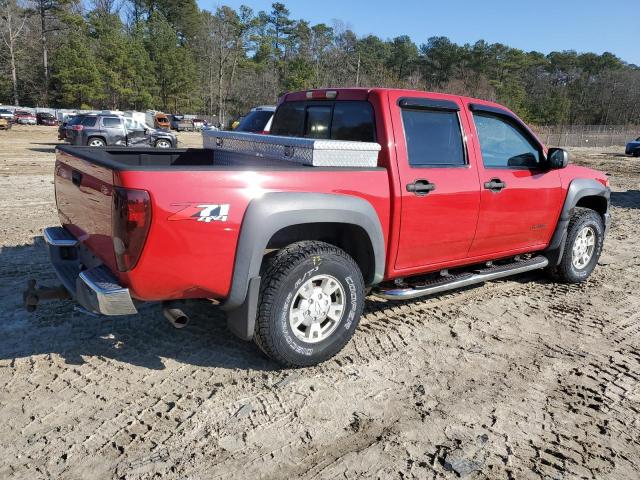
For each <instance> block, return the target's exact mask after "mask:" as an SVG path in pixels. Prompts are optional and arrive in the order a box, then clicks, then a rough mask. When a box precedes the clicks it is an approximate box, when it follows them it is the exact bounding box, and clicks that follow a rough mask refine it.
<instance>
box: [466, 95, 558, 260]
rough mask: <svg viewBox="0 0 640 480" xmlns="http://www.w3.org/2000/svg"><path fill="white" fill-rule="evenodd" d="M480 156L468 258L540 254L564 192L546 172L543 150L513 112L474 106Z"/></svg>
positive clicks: (555, 175) (550, 172)
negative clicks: (478, 198)
mask: <svg viewBox="0 0 640 480" xmlns="http://www.w3.org/2000/svg"><path fill="white" fill-rule="evenodd" d="M470 115H471V117H472V119H473V123H474V124H475V130H476V132H477V134H476V135H474V141H475V142H476V150H477V151H479V152H481V156H482V166H480V170H479V172H480V187H481V192H482V194H481V201H480V217H479V220H478V229H477V232H476V237H475V240H474V242H473V245H472V247H471V250H470V251H469V255H470V256H483V255H495V254H501V253H503V254H505V255H506V254H509V253H520V252H523V251H533V250H535V249H536V248H542V247H543V246H544V245H545V244H546V243H548V241H549V239H550V238H551V235H552V234H553V231H554V228H555V225H556V221H557V219H558V215H559V213H560V207H561V205H562V192H561V186H560V175H559V173H558V171H557V170H550V169H549V168H547V167H546V160H545V158H544V151H543V149H542V146H541V145H540V144H539V142H538V141H537V140H536V138H535V137H534V136H533V135H532V134H531V133H530V131H529V130H528V129H527V128H526V127H525V126H524V125H523V124H522V123H521V122H520V121H519V120H518V119H517V118H515V117H514V116H513V115H512V114H510V113H509V112H506V111H505V112H504V113H501V112H500V111H499V110H498V109H495V108H492V107H489V108H486V107H482V106H480V105H472V106H471V111H470Z"/></svg>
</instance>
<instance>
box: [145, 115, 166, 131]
mask: <svg viewBox="0 0 640 480" xmlns="http://www.w3.org/2000/svg"><path fill="white" fill-rule="evenodd" d="M145 115H146V124H147V125H149V126H150V127H152V128H160V129H162V128H163V129H166V130H170V129H171V123H170V122H169V117H168V116H167V115H165V114H164V113H162V112H156V111H154V110H149V111H147V112H146V114H145Z"/></svg>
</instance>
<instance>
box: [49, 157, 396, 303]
mask: <svg viewBox="0 0 640 480" xmlns="http://www.w3.org/2000/svg"><path fill="white" fill-rule="evenodd" d="M310 185H311V186H313V187H312V188H313V190H312V191H313V192H315V193H320V194H322V193H333V194H338V195H345V196H356V197H360V198H363V199H364V200H366V201H368V202H369V203H370V204H371V205H373V207H374V208H375V209H376V214H377V216H378V218H380V221H381V223H382V225H383V230H384V231H385V232H386V231H387V228H388V222H389V217H390V211H389V209H390V202H389V178H388V175H387V170H386V168H383V167H374V168H363V167H314V166H309V165H304V164H301V163H295V162H291V161H286V160H278V159H267V158H260V157H256V156H255V155H251V154H243V153H240V152H232V155H229V152H224V151H214V150H209V149H198V148H188V149H156V148H139V149H138V148H136V149H133V148H123V147H113V148H93V147H77V146H69V145H62V146H59V147H58V148H57V161H56V168H55V189H56V200H57V206H58V214H59V217H60V223H61V224H62V226H63V227H64V228H65V229H66V230H67V231H69V232H70V233H71V234H72V235H73V237H75V238H76V239H78V241H79V243H80V245H81V247H82V248H86V249H88V251H90V252H91V254H92V255H95V256H96V257H97V258H98V259H99V260H100V261H101V262H102V263H103V264H104V265H106V266H107V267H108V268H109V270H110V271H111V272H112V273H113V274H114V275H115V276H116V277H117V279H118V281H119V283H120V284H121V285H123V286H125V287H127V288H129V289H130V290H131V292H132V295H133V296H134V298H137V299H140V300H168V299H181V298H224V297H225V295H227V293H228V291H229V288H230V280H231V278H232V272H233V263H234V261H235V251H236V247H237V245H236V242H237V240H238V236H239V232H240V229H241V226H242V221H243V218H244V214H245V211H246V209H247V208H248V206H249V204H250V203H251V202H252V201H253V200H254V199H259V198H261V197H262V196H263V195H267V194H270V193H277V192H301V193H304V192H309V190H310ZM121 188H124V189H132V190H135V191H138V192H148V195H149V199H150V203H151V225H150V229H149V234H148V236H147V238H146V241H145V243H144V248H143V250H142V255H141V257H140V259H139V261H138V264H137V265H136V266H135V268H133V269H132V270H129V271H125V272H123V271H119V270H118V266H117V264H116V255H115V247H114V241H116V243H117V239H114V235H113V227H112V225H113V199H114V192H115V191H116V189H121ZM213 210H215V211H216V212H222V211H224V213H225V214H224V215H222V214H220V215H219V217H218V216H215V215H214V216H212V218H211V219H204V221H197V220H198V217H199V216H201V214H202V212H204V211H213ZM216 215H218V214H216ZM214 217H215V218H214ZM194 258H197V261H193V259H194Z"/></svg>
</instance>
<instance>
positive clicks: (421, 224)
mask: <svg viewBox="0 0 640 480" xmlns="http://www.w3.org/2000/svg"><path fill="white" fill-rule="evenodd" d="M390 103H391V105H390V106H391V114H392V120H393V128H394V132H395V138H396V152H397V162H398V171H399V177H400V182H401V185H400V186H401V190H402V197H401V202H402V212H401V226H400V238H399V244H398V253H397V256H396V261H395V268H396V269H397V270H408V271H407V274H410V273H412V272H411V269H414V270H416V271H418V270H420V268H421V267H424V266H427V265H434V266H435V265H437V264H440V263H444V262H448V261H454V260H460V259H464V258H466V256H467V251H468V250H469V247H470V246H471V243H472V241H473V237H474V234H475V229H476V224H477V221H478V209H479V203H480V186H479V183H478V172H477V171H476V167H475V165H474V164H473V161H470V155H469V152H468V150H467V145H466V135H465V131H467V128H468V124H467V121H468V120H467V118H466V116H464V115H461V109H462V104H461V103H460V101H459V99H458V97H452V96H444V95H437V94H429V95H425V96H420V97H410V98H408V97H405V96H403V94H402V92H392V93H390Z"/></svg>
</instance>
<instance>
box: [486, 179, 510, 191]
mask: <svg viewBox="0 0 640 480" xmlns="http://www.w3.org/2000/svg"><path fill="white" fill-rule="evenodd" d="M506 186H507V184H506V183H504V182H503V181H502V180H500V179H499V178H492V179H491V180H489V181H488V182H486V183H485V184H484V188H486V189H487V190H491V191H492V192H499V191H500V190H502V189H503V188H505V187H506Z"/></svg>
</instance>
